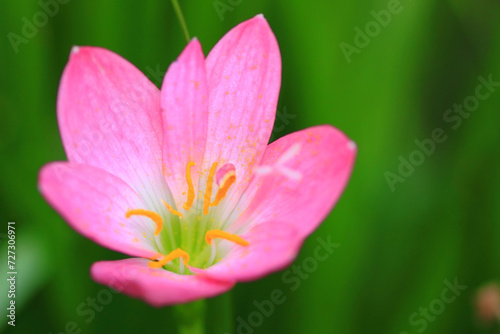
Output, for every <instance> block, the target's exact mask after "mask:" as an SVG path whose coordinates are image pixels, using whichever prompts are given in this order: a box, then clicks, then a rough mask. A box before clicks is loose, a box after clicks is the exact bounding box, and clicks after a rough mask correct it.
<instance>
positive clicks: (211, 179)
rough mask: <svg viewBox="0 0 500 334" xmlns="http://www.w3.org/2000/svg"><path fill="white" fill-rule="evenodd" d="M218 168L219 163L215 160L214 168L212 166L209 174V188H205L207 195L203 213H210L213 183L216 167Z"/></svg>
mask: <svg viewBox="0 0 500 334" xmlns="http://www.w3.org/2000/svg"><path fill="white" fill-rule="evenodd" d="M216 168H217V163H216V162H214V163H213V164H212V168H210V173H209V174H208V179H207V188H206V189H205V196H204V197H203V214H205V215H207V214H208V207H209V206H210V201H211V199H212V183H213V180H214V174H215V169H216Z"/></svg>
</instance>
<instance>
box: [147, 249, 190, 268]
mask: <svg viewBox="0 0 500 334" xmlns="http://www.w3.org/2000/svg"><path fill="white" fill-rule="evenodd" d="M177 258H182V259H183V262H184V264H185V265H187V264H188V262H189V254H188V253H187V252H185V251H183V250H182V249H180V248H177V249H176V250H174V251H172V252H170V253H168V254H167V255H165V256H164V257H163V258H162V259H161V260H159V261H150V262H149V263H148V265H149V267H150V268H161V267H163V266H164V265H166V264H167V263H169V262H170V261H172V260H175V259H177Z"/></svg>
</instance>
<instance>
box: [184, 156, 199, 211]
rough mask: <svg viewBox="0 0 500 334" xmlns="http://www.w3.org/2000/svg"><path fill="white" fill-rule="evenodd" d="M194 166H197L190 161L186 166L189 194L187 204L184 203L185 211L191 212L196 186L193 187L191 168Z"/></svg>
mask: <svg viewBox="0 0 500 334" xmlns="http://www.w3.org/2000/svg"><path fill="white" fill-rule="evenodd" d="M194 165H196V164H195V163H194V162H192V161H190V162H188V164H187V166H186V182H187V184H188V193H187V200H186V203H184V209H185V210H189V208H190V207H191V205H193V201H194V186H193V180H192V179H191V167H192V166H194Z"/></svg>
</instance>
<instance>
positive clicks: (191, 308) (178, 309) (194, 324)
mask: <svg viewBox="0 0 500 334" xmlns="http://www.w3.org/2000/svg"><path fill="white" fill-rule="evenodd" d="M174 313H175V317H176V319H177V328H178V329H179V334H204V333H205V300H203V299H202V300H198V301H196V302H193V303H189V304H182V305H177V306H175V307H174Z"/></svg>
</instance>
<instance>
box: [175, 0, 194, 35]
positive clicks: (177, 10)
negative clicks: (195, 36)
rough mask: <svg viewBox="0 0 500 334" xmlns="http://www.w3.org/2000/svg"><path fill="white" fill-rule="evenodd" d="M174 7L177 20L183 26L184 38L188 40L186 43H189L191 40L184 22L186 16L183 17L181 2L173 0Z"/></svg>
mask: <svg viewBox="0 0 500 334" xmlns="http://www.w3.org/2000/svg"><path fill="white" fill-rule="evenodd" d="M172 6H173V7H174V11H175V14H176V15H177V19H179V24H180V25H181V28H182V31H183V33H184V38H186V42H188V43H189V41H190V40H191V38H190V37H189V31H188V28H187V25H186V21H185V20H184V15H182V10H181V6H179V2H178V1H177V0H172Z"/></svg>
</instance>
